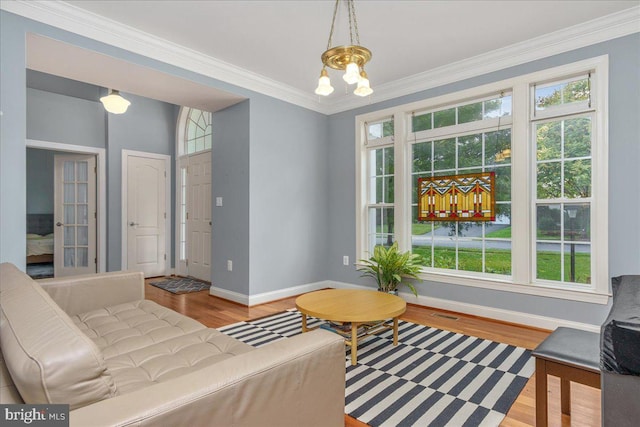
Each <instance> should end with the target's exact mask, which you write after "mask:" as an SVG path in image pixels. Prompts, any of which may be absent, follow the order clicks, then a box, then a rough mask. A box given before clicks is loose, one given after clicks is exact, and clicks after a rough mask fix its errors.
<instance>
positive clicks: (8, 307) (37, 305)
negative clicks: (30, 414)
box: [0, 263, 116, 409]
mask: <svg viewBox="0 0 640 427" xmlns="http://www.w3.org/2000/svg"><path fill="white" fill-rule="evenodd" d="M0 292H1V293H0V315H1V317H0V341H1V342H2V353H3V355H4V360H5V363H6V367H7V370H8V371H9V373H10V374H11V378H12V379H13V382H14V384H15V386H16V388H17V389H18V391H19V392H20V396H21V397H22V399H23V400H24V401H25V402H26V403H33V404H47V403H67V404H69V405H70V408H71V409H75V408H79V407H82V406H85V405H88V404H90V403H93V402H97V401H99V400H103V399H106V398H109V397H112V396H115V394H116V390H115V386H114V383H113V379H112V378H111V376H110V375H109V373H108V372H107V368H106V365H105V362H104V358H103V357H102V353H101V352H100V350H99V349H98V348H97V346H96V345H95V344H94V343H93V342H92V341H91V340H90V339H89V338H88V337H87V336H86V335H85V334H83V333H82V332H81V331H80V329H78V327H77V326H76V325H75V324H74V322H73V321H72V320H71V319H70V318H69V316H67V314H66V313H64V312H63V311H62V310H61V309H60V307H58V306H57V305H56V303H55V302H54V301H53V300H52V299H51V297H50V296H49V295H48V294H47V293H46V292H45V291H44V290H43V289H42V288H41V287H40V286H39V285H38V284H37V283H36V282H35V281H33V280H32V279H31V278H30V277H29V276H27V275H26V274H24V273H23V272H21V271H20V270H18V269H17V268H16V267H15V266H14V265H12V264H8V263H4V264H2V265H0Z"/></svg>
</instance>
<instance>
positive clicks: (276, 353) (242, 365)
mask: <svg viewBox="0 0 640 427" xmlns="http://www.w3.org/2000/svg"><path fill="white" fill-rule="evenodd" d="M344 391H345V353H344V340H343V339H342V338H341V337H340V336H338V335H336V334H333V333H331V332H328V331H323V330H316V331H312V332H309V333H304V334H301V335H298V336H295V337H292V338H288V339H285V340H281V341H278V342H275V343H272V344H269V345H266V346H264V347H261V348H258V349H256V350H254V351H250V352H248V353H244V354H241V355H238V356H235V357H232V358H230V359H226V360H224V361H221V362H220V363H216V364H214V365H211V366H208V367H206V368H203V369H201V370H198V371H197V372H192V373H190V374H187V375H184V376H181V377H178V378H174V379H172V380H170V381H166V382H163V383H159V384H155V385H153V386H150V387H146V388H144V389H141V390H137V391H134V392H131V393H128V394H124V395H121V396H117V397H113V398H110V399H106V400H102V401H100V402H97V403H95V404H92V405H89V406H85V407H84V408H79V409H76V410H74V411H72V412H71V413H70V422H71V424H70V425H71V426H86V425H91V426H132V425H135V426H150V425H167V426H168V425H185V426H187V425H188V426H197V425H206V426H231V425H233V426H246V427H251V426H256V427H263V426H279V427H287V426H295V427H299V426H306V427H314V426H336V427H337V426H344Z"/></svg>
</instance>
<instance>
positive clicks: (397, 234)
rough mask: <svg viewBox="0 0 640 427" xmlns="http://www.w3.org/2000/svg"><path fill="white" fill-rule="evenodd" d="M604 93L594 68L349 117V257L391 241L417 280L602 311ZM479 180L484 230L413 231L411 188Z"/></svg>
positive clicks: (462, 225)
mask: <svg viewBox="0 0 640 427" xmlns="http://www.w3.org/2000/svg"><path fill="white" fill-rule="evenodd" d="M606 86H607V58H606V57H599V58H594V59H592V60H586V61H581V62H579V63H574V64H570V65H567V66H563V67H557V68H555V69H551V70H545V71H541V72H537V73H533V74H529V75H525V76H519V77H516V78H513V79H509V80H505V81H501V82H497V83H494V84H490V85H485V86H482V87H478V88H473V89H469V90H466V91H464V92H459V93H454V94H449V95H444V96H440V97H437V98H433V99H429V100H425V101H422V102H416V103H412V104H409V105H404V106H399V107H395V108H390V109H387V110H383V111H379V112H374V113H371V114H367V115H363V116H359V117H358V118H357V122H358V126H359V131H358V132H357V133H356V134H357V136H358V137H357V138H356V144H357V153H358V156H359V158H360V160H359V161H358V162H357V166H358V172H357V185H356V189H357V193H358V194H357V198H358V200H359V202H358V203H359V204H358V206H359V209H358V214H357V222H358V229H357V239H358V240H357V250H358V253H357V254H356V255H357V257H358V258H368V257H369V254H370V253H371V252H372V251H373V248H374V247H375V246H376V245H385V246H388V245H391V244H392V243H393V242H394V241H397V242H398V244H399V246H400V248H401V249H402V250H410V251H412V252H414V253H417V254H420V255H421V256H422V258H423V260H424V263H423V265H424V267H423V275H424V278H426V279H430V280H433V281H440V282H447V283H456V284H463V285H470V286H482V287H488V288H493V289H500V290H507V291H514V292H522V293H529V294H536V295H545V296H553V297H560V298H568V299H576V300H581V301H588V302H599V303H606V296H604V297H603V295H606V293H607V292H608V280H609V278H608V265H607V264H608V263H607V256H608V249H607V223H606V218H607V150H606V120H605V117H606V116H605V112H606V98H607V94H606ZM487 172H494V173H495V187H494V195H493V196H494V199H495V217H494V218H492V220H491V221H481V222H480V221H478V222H474V221H468V220H467V221H465V220H459V221H450V222H445V221H419V220H418V187H417V184H418V179H419V178H425V177H429V178H430V177H438V176H458V175H463V174H471V173H487ZM596 260H599V261H598V262H596Z"/></svg>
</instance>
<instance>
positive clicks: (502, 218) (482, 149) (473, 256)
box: [407, 93, 511, 275]
mask: <svg viewBox="0 0 640 427" xmlns="http://www.w3.org/2000/svg"><path fill="white" fill-rule="evenodd" d="M407 141H408V143H409V144H410V145H411V152H412V155H411V158H412V165H411V168H412V169H411V179H410V180H411V185H412V189H411V194H412V200H411V218H412V221H411V249H412V251H413V252H414V253H417V254H420V255H421V256H422V258H423V259H424V261H425V262H424V265H425V267H427V268H434V269H447V270H461V271H475V272H481V273H492V274H501V275H510V274H511V238H510V235H509V234H508V232H506V231H505V230H507V229H508V228H510V225H511V154H510V153H511V94H505V93H502V94H501V95H500V96H491V97H489V98H488V99H480V100H474V101H473V102H466V103H464V104H462V105H458V106H455V107H450V108H449V107H447V108H445V109H435V110H433V111H427V112H421V113H420V114H417V115H416V114H415V113H412V114H411V130H410V131H409V133H408V135H407ZM477 172H495V174H496V175H495V177H496V184H497V185H496V186H495V189H496V193H497V194H496V195H495V196H496V220H495V221H491V222H484V221H483V222H470V221H468V222H463V221H455V222H454V221H452V222H439V221H438V222H436V221H418V219H417V218H418V189H417V186H416V185H417V182H418V179H419V178H424V177H432V176H451V175H460V174H468V173H477Z"/></svg>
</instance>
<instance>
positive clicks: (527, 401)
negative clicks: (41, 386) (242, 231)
mask: <svg viewBox="0 0 640 427" xmlns="http://www.w3.org/2000/svg"><path fill="white" fill-rule="evenodd" d="M146 297H147V299H150V300H153V301H156V302H157V303H158V304H161V305H163V306H165V307H169V308H171V309H173V310H175V311H177V312H180V313H182V314H184V315H186V316H189V317H192V318H194V319H196V320H198V321H200V322H201V323H203V324H205V325H207V326H208V327H211V328H217V327H220V326H224V325H228V324H230V323H235V322H239V321H241V320H249V319H255V318H257V317H262V316H267V315H269V314H273V313H278V312H280V311H283V310H287V309H289V308H295V297H291V298H286V299H283V300H280V301H275V302H272V303H268V304H262V305H258V306H254V307H245V306H243V305H240V304H236V303H233V302H230V301H227V300H223V299H220V298H217V297H213V296H211V295H209V293H208V291H202V292H194V293H190V294H182V295H174V294H171V293H169V292H166V291H163V290H161V289H158V288H156V287H153V286H150V285H148V284H147V285H146ZM441 316H446V317H441ZM450 316H454V317H456V318H457V319H450V318H448V317H450ZM401 319H403V320H407V321H411V322H414V323H419V324H422V325H428V326H433V327H436V328H440V329H446V330H450V331H453V332H460V333H463V334H466V335H473V336H477V337H480V338H485V339H490V340H494V341H499V342H503V343H506V344H511V345H517V346H521V347H526V348H529V349H533V348H534V347H535V346H536V345H538V344H539V343H540V342H541V341H542V340H543V339H544V338H545V337H546V336H547V335H548V334H549V331H544V330H539V329H534V328H528V327H523V326H518V325H512V324H507V323H503V322H498V321H493V320H489V319H484V318H479V317H474V316H467V315H464V314H459V313H452V312H447V311H442V310H436V309H430V308H425V307H421V306H414V305H409V306H408V307H407V311H406V313H405V314H404V315H402V316H401ZM571 391H572V396H571V411H572V416H571V417H569V416H567V415H562V416H561V414H560V381H559V380H558V379H557V378H555V377H552V376H550V377H549V426H550V427H554V426H580V427H597V426H600V391H599V390H596V389H593V388H591V387H587V386H583V385H580V384H573V383H572V389H571ZM365 425H366V424H363V423H361V422H359V421H357V420H356V419H354V418H351V417H349V416H347V415H345V426H346V427H361V426H365ZM534 425H535V379H534V378H533V377H532V378H531V379H530V380H529V381H528V382H527V384H526V386H525V387H524V389H523V390H522V393H520V395H519V396H518V398H517V400H516V401H515V403H514V404H513V406H512V407H511V410H510V411H509V413H508V414H507V416H506V417H505V419H504V421H503V422H502V424H501V426H508V427H523V426H534Z"/></svg>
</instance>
